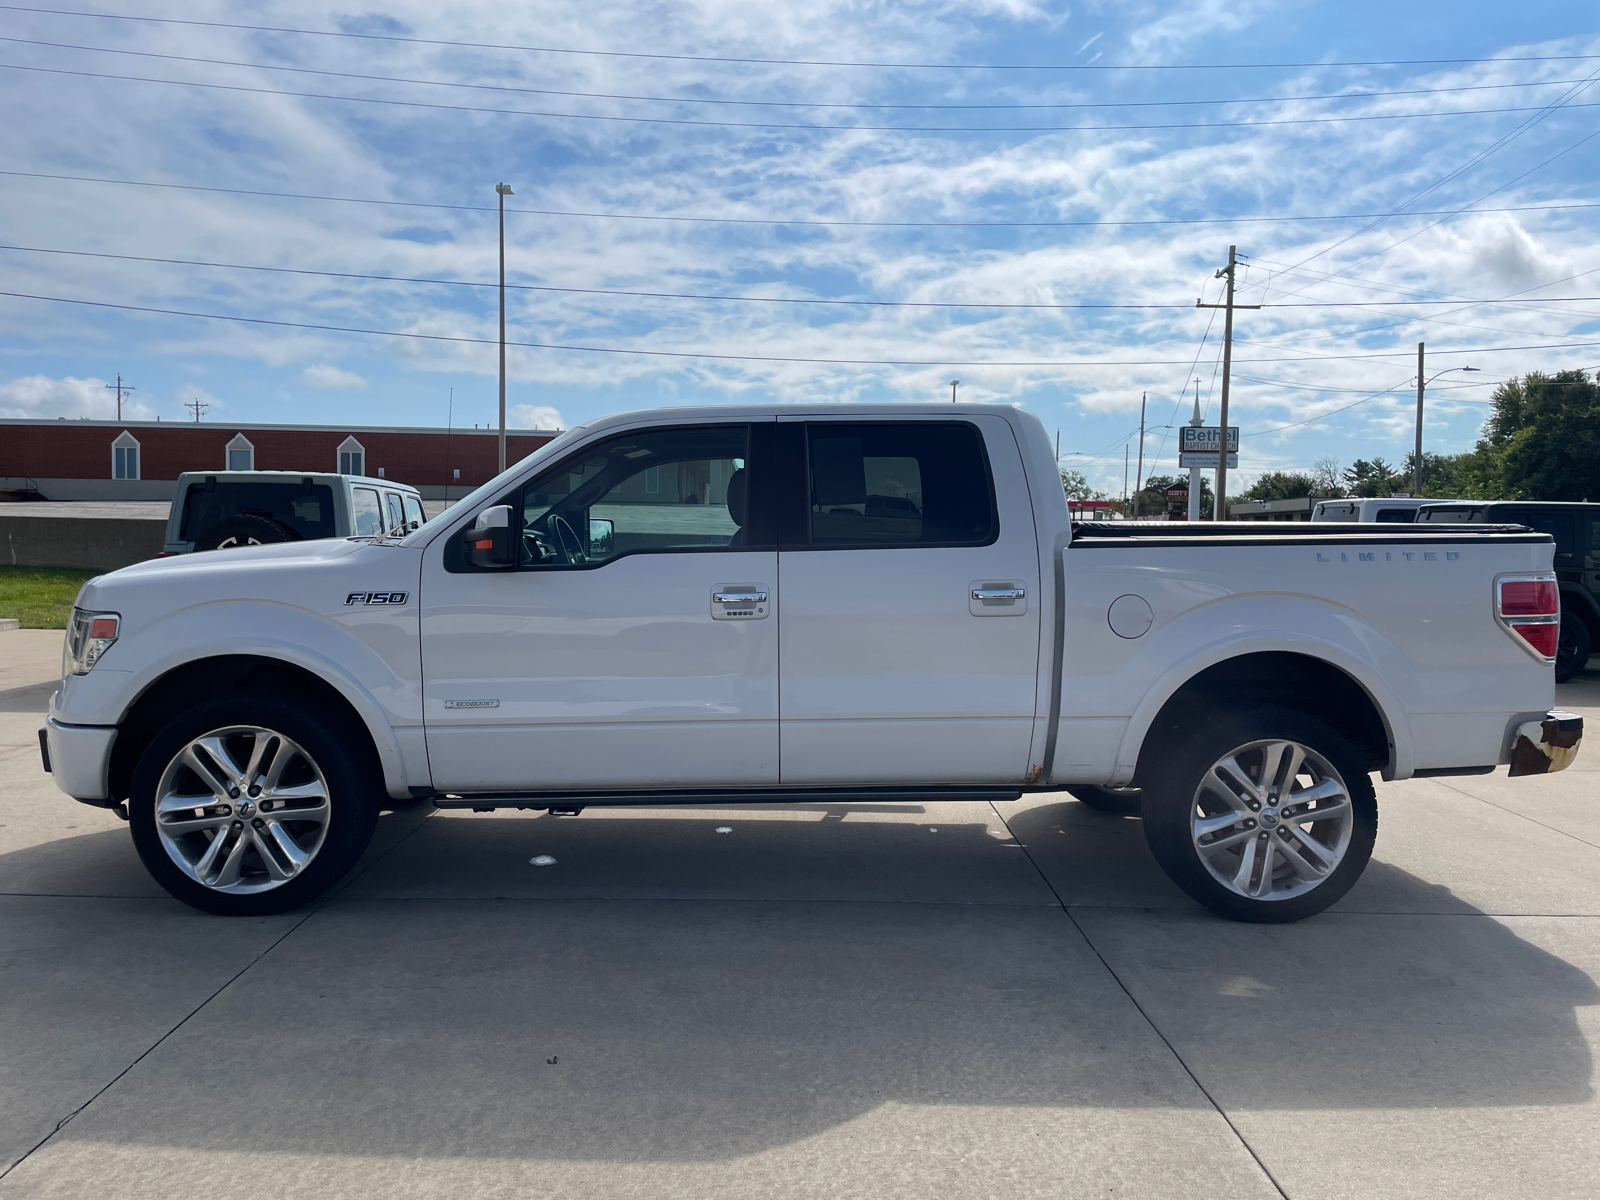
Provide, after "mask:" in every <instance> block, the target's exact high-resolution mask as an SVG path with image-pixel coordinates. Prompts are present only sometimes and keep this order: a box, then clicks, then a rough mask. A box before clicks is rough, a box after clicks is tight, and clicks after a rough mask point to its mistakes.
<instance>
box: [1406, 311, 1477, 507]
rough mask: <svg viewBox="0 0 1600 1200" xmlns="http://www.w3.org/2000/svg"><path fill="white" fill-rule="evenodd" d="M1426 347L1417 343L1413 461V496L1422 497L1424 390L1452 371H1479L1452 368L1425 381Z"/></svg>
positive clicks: (1473, 368) (1469, 368) (1471, 368)
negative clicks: (1415, 433)
mask: <svg viewBox="0 0 1600 1200" xmlns="http://www.w3.org/2000/svg"><path fill="white" fill-rule="evenodd" d="M1424 345H1425V344H1424V343H1422V342H1418V343H1417V449H1416V453H1415V455H1414V456H1413V461H1412V473H1411V494H1412V495H1413V496H1420V495H1422V391H1423V389H1424V388H1426V387H1427V386H1428V384H1430V383H1432V382H1433V380H1434V379H1437V378H1439V375H1448V374H1450V371H1476V370H1477V369H1478V368H1477V367H1451V368H1450V369H1449V370H1446V371H1440V372H1439V374H1438V375H1435V376H1434V377H1433V379H1424V378H1423V377H1422V362H1423V354H1424Z"/></svg>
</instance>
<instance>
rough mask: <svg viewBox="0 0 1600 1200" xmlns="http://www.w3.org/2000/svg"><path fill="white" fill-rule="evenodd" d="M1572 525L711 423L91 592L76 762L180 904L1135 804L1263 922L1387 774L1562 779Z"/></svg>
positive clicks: (1011, 427) (1307, 898)
mask: <svg viewBox="0 0 1600 1200" xmlns="http://www.w3.org/2000/svg"><path fill="white" fill-rule="evenodd" d="M1553 552H1554V544H1553V543H1552V541H1551V538H1550V535H1549V534H1545V533H1537V532H1533V531H1530V530H1527V529H1522V528H1518V527H1510V528H1508V527H1505V526H1497V525H1489V524H1483V525H1472V526H1448V525H1433V526H1426V527H1416V526H1405V527H1395V526H1389V525H1378V524H1364V525H1341V524H1333V523H1328V524H1323V525H1305V524H1302V525H1298V526H1294V525H1283V524H1276V523H1272V522H1261V523H1256V524H1251V523H1245V522H1210V523H1208V522H1185V523H1181V524H1174V523H1158V522H1140V521H1108V522H1104V523H1095V522H1071V521H1070V520H1069V519H1068V514H1067V504H1066V499H1065V497H1064V496H1063V495H1062V491H1061V479H1060V474H1059V472H1058V471H1057V469H1056V463H1055V458H1054V452H1053V450H1052V447H1051V443H1050V438H1049V436H1048V435H1047V434H1046V432H1045V429H1044V427H1043V425H1041V424H1040V422H1039V419H1038V418H1037V417H1035V416H1034V415H1032V414H1031V413H1028V412H1025V411H1023V410H1021V409H1016V408H1005V407H999V406H986V405H949V404H946V405H927V406H921V405H916V406H912V405H874V406H869V405H862V406H859V407H856V406H850V407H844V406H837V405H819V406H816V407H806V408H772V407H725V408H689V409H676V410H670V411H665V412H648V413H634V414H630V415H625V416H617V417H610V418H607V419H605V420H602V421H595V422H592V423H590V424H588V425H584V426H580V427H579V428H577V429H573V430H570V431H568V432H567V433H565V434H563V435H562V436H561V437H559V438H557V439H555V440H554V441H552V442H550V443H548V444H547V445H545V446H543V447H542V448H541V449H539V450H538V451H536V452H535V453H534V454H532V455H530V456H529V457H528V458H526V459H524V460H523V461H522V462H520V463H518V464H516V465H515V466H514V467H512V468H511V469H510V470H508V471H506V472H505V473H503V474H502V475H500V476H499V477H498V478H496V479H494V480H492V481H491V482H489V483H487V484H485V485H484V486H483V487H481V488H479V489H478V490H477V491H475V492H473V493H472V494H471V495H469V496H468V497H466V498H465V499H463V500H462V501H460V502H459V503H458V504H457V505H456V506H455V507H454V508H452V509H450V510H449V511H448V512H445V513H442V514H441V515H440V516H438V517H436V518H434V519H433V520H432V521H430V522H428V523H427V524H425V525H423V526H422V527H421V528H420V529H416V530H412V531H411V532H409V533H406V534H404V535H403V536H385V537H379V538H357V539H350V540H344V541H340V540H333V539H324V540H321V541H307V542H304V543H298V544H290V545H278V546H260V547H251V548H245V549H240V550H235V551H232V552H230V553H228V554H194V555H186V556H184V557H182V558H170V559H166V560H163V561H156V562H148V563H141V564H138V565H136V566H132V567H126V568H124V569H123V570H120V571H116V572H113V573H112V574H109V575H103V576H100V577H99V578H97V579H94V580H91V581H90V582H89V583H87V584H85V585H84V588H83V590H82V592H81V593H80V594H79V596H78V600H77V607H76V609H75V611H74V614H73V619H72V627H71V629H70V630H69V631H68V635H67V645H66V662H65V669H64V672H63V678H62V684H61V689H60V691H58V692H57V693H56V694H55V696H54V697H53V699H52V701H51V706H50V716H49V721H48V725H47V729H46V730H45V731H44V740H45V742H46V745H47V763H48V765H53V767H54V770H55V776H56V782H57V784H58V785H59V786H60V787H61V788H62V790H64V791H65V792H67V793H68V794H69V795H71V796H75V797H77V798H78V799H80V800H83V801H85V802H86V803H90V804H99V805H104V806H107V807H115V808H117V809H119V810H122V808H123V806H124V805H126V809H125V811H126V814H127V816H128V819H129V821H130V823H131V826H132V832H133V840H134V844H135V846H137V848H138V851H139V854H140V856H141V857H142V858H143V860H144V862H145V864H146V866H147V867H148V868H149V869H150V871H151V873H152V874H153V875H154V876H155V877H156V879H157V880H159V881H160V883H161V884H162V885H163V886H164V887H166V888H167V889H168V890H169V891H170V892H171V893H172V894H173V895H175V896H177V897H179V898H180V899H183V900H185V901H187V902H189V903H190V904H193V905H195V906H197V907H200V908H204V909H208V910H210V911H213V912H222V913H239V914H249V913H263V912H271V911H277V910H281V909H284V908H288V907H290V906H292V905H295V904H299V903H302V902H304V901H306V900H309V899H310V898H311V897H313V896H315V895H317V894H318V893H320V892H322V891H323V890H324V889H326V888H327V887H329V886H330V885H332V884H333V883H334V882H335V881H337V880H338V879H339V878H340V877H341V876H342V875H343V874H344V873H345V872H346V871H347V870H348V869H349V868H350V867H351V865H352V864H354V863H355V861H356V860H357V858H358V857H359V856H360V854H361V852H362V850H363V848H364V847H365V846H366V844H367V841H368V839H369V837H370V835H371V832H372V829H373V823H374V820H375V817H376V814H377V811H378V809H379V807H380V806H381V805H383V804H385V803H392V802H393V801H395V800H409V799H421V800H427V801H431V802H432V803H434V804H436V805H440V806H443V807H450V808H466V809H474V810H490V809H493V808H495V807H497V806H506V807H517V808H538V809H549V810H551V811H553V812H558V813H559V812H572V811H575V810H577V809H579V808H581V807H583V806H585V805H623V804H645V805H661V804H674V803H676V804H699V805H707V804H711V805H721V804H728V803H741V804H742V803H751V802H766V803H770V804H776V805H794V804H815V803H819V802H821V803H832V804H837V803H854V802H864V803H895V802H901V803H903V802H916V801H927V800H940V801H949V800H974V801H994V800H1004V799H1015V798H1017V797H1019V796H1021V795H1022V794H1023V793H1025V792H1038V791H1049V790H1059V789H1062V788H1067V789H1071V790H1072V791H1073V794H1074V795H1077V796H1078V797H1079V798H1080V799H1082V800H1084V801H1085V802H1086V803H1089V804H1091V805H1095V806H1104V807H1114V806H1118V805H1122V804H1124V803H1126V801H1127V800H1128V798H1129V795H1130V793H1129V792H1128V791H1127V790H1121V791H1118V790H1117V789H1128V788H1137V789H1139V791H1138V794H1137V803H1138V806H1139V809H1140V812H1141V814H1142V816H1143V828H1144V832H1145V836H1146V839H1147V840H1148V842H1149V844H1150V847H1151V850H1152V851H1153V852H1154V854H1155V857H1156V859H1157V861H1159V862H1160V864H1161V865H1162V867H1164V868H1165V869H1166V871H1167V872H1168V873H1169V874H1170V875H1171V876H1172V878H1173V879H1174V880H1175V881H1177V883H1178V884H1179V885H1180V886H1182V887H1183V888H1184V889H1185V890H1186V891H1187V892H1188V893H1189V894H1190V895H1191V896H1193V897H1195V899H1197V900H1199V901H1200V902H1201V903H1203V904H1206V905H1209V906H1210V907H1211V908H1213V909H1215V910H1216V911H1217V912H1219V913H1222V914H1224V915H1226V916H1229V917H1234V918H1238V919H1243V920H1252V921H1290V920H1297V919H1299V918H1301V917H1305V916H1308V915H1310V914H1312V913H1315V912H1318V911H1320V910H1321V909H1323V908H1325V907H1327V905H1329V904H1331V903H1333V901H1335V900H1337V899H1338V898H1339V897H1340V896H1341V895H1343V894H1344V893H1345V892H1346V891H1347V890H1348V889H1349V887H1350V886H1351V885H1352V884H1353V883H1354V882H1355V880H1356V878H1357V877H1358V876H1359V875H1360V874H1361V871H1362V869H1363V868H1364V867H1365V865H1366V862H1367V859H1368V856H1369V855H1370V854H1371V852H1372V847H1373V843H1374V839H1375V838H1376V835H1377V800H1376V796H1375V792H1374V789H1373V785H1372V781H1371V779H1370V775H1371V773H1373V772H1377V773H1381V774H1382V776H1383V777H1384V778H1385V779H1405V778H1408V777H1410V776H1413V775H1450V774H1480V773H1486V772H1489V771H1493V770H1494V769H1495V768H1496V766H1497V765H1505V764H1509V765H1510V768H1511V773H1512V774H1513V775H1523V774H1531V773H1539V772H1544V771H1550V770H1557V769H1560V768H1561V767H1563V766H1565V765H1566V764H1567V763H1568V762H1569V761H1570V760H1571V758H1572V757H1573V755H1574V754H1575V753H1576V751H1577V745H1578V740H1579V737H1580V735H1581V733H1582V727H1583V722H1582V720H1581V718H1579V717H1576V716H1572V715H1571V714H1564V713H1553V712H1551V704H1552V702H1553V701H1554V698H1555V680H1554V676H1553V672H1552V667H1551V664H1552V663H1553V661H1554V656H1555V651H1556V647H1555V637H1554V630H1555V624H1554V623H1555V622H1556V621H1557V620H1558V612H1559V605H1558V602H1557V590H1556V579H1555V575H1554V574H1553V573H1552V571H1551V556H1552V554H1553Z"/></svg>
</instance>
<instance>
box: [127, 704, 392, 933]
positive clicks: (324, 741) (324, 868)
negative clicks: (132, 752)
mask: <svg viewBox="0 0 1600 1200" xmlns="http://www.w3.org/2000/svg"><path fill="white" fill-rule="evenodd" d="M240 727H256V728H260V729H263V730H267V731H271V732H273V733H274V734H276V735H280V736H281V737H282V738H286V739H288V740H289V741H290V742H293V743H297V744H298V746H297V749H298V750H299V751H300V752H301V754H302V757H303V760H304V761H298V762H293V763H291V764H290V765H289V767H288V770H290V771H294V770H297V769H298V770H300V771H302V772H304V771H305V770H306V764H307V763H309V764H311V772H312V777H313V778H314V776H315V772H316V771H320V772H321V777H322V781H323V782H325V785H326V809H323V808H321V807H320V806H319V807H318V808H317V810H316V812H317V813H318V815H319V820H318V821H317V822H302V823H296V822H294V821H293V820H292V817H293V816H294V813H293V812H292V811H290V812H289V813H288V817H289V819H288V820H286V818H285V816H284V815H282V814H280V815H279V816H278V817H276V818H269V820H271V821H276V822H283V823H284V824H285V825H286V826H289V825H294V826H296V827H299V826H303V825H307V824H317V825H323V826H325V828H324V830H323V832H322V834H321V840H320V842H319V843H318V845H317V847H316V848H315V849H314V850H312V851H311V856H310V858H309V859H308V861H306V863H305V864H304V866H303V867H300V868H299V869H298V873H297V874H295V875H293V876H292V877H291V878H288V879H286V880H285V881H283V882H281V883H276V884H273V883H272V882H271V880H270V878H262V875H263V872H262V871H261V870H259V869H258V870H257V871H256V872H255V874H254V883H253V884H252V883H250V881H249V877H247V878H246V883H247V886H260V887H263V888H264V889H265V890H257V891H245V892H238V891H219V890H216V889H214V888H213V887H210V886H207V885H206V884H205V883H202V882H200V880H199V879H198V878H195V877H191V875H190V874H189V873H187V872H186V871H185V870H184V869H183V868H181V867H180V866H179V865H178V863H177V862H176V861H175V860H174V858H173V856H172V853H169V851H168V849H167V846H166V845H165V844H164V842H163V838H162V835H161V832H160V831H159V830H158V829H157V826H156V792H157V788H158V785H159V784H160V783H161V781H162V777H163V775H164V774H165V773H166V772H167V769H168V767H169V766H172V765H174V764H175V761H176V760H177V757H178V756H179V755H180V754H181V753H182V752H183V751H184V750H185V748H186V747H188V746H189V745H190V744H191V743H192V742H194V741H195V740H196V739H197V738H201V737H206V736H207V735H208V734H211V733H213V732H216V731H221V730H228V729H236V728H240ZM366 736H367V734H366V730H364V729H352V728H350V722H349V721H347V720H340V719H338V718H337V717H336V715H335V714H333V713H329V712H324V711H322V710H320V709H319V708H318V707H317V706H315V705H309V704H306V703H304V702H297V701H292V700H289V699H286V698H283V697H281V696H276V695H270V694H265V693H260V694H252V693H245V694H242V695H238V696H235V697H230V698H228V699H223V700H213V701H207V702H204V703H201V704H197V705H195V706H194V707H193V708H190V709H188V710H187V711H185V712H182V713H180V714H178V715H177V716H176V717H174V718H173V719H172V720H171V721H170V722H168V723H167V725H166V726H165V727H164V728H163V729H162V730H161V732H159V733H158V734H156V735H155V737H154V738H152V739H151V741H150V743H149V745H147V746H146V747H145V749H144V752H143V754H142V755H141V756H140V758H139V763H138V766H137V767H135V768H134V773H133V779H132V784H131V787H130V789H129V796H128V826H129V830H130V832H131V833H132V834H133V844H134V847H135V848H136V849H137V850H138V852H139V857H140V859H142V860H143V862H144V865H145V868H146V869H147V870H148V871H149V872H150V874H151V875H152V876H153V877H154V878H155V880H156V882H157V883H159V884H160V885H161V886H162V887H164V888H165V889H166V890H167V891H168V892H170V893H171V894H172V895H173V896H174V897H176V898H177V899H179V900H182V901H183V902H184V903H185V904H189V905H192V906H193V907H195V908H198V909H201V910H203V911H205V912H209V913H218V914H220V915H222V916H262V915H265V914H268V913H277V912H284V911H285V910H287V909H291V908H295V907H297V906H298V905H301V904H304V903H306V902H307V901H309V900H312V899H314V898H316V897H317V896H319V895H321V894H322V893H323V892H325V891H326V890H327V889H328V888H330V887H332V886H333V885H334V884H335V883H337V882H338V881H339V880H340V879H342V878H343V877H344V875H345V874H346V873H347V872H348V871H349V870H350V868H351V867H353V866H354V865H355V864H356V861H357V860H358V859H359V858H360V857H361V855H362V853H363V852H364V851H365V850H366V848H367V844H368V843H369V842H370V841H371V840H372V830H373V825H374V822H375V821H376V820H377V815H378V805H379V802H380V799H381V795H382V787H381V781H380V779H379V777H378V775H377V768H376V764H375V763H374V762H373V761H372V754H371V749H370V746H368V745H366V744H364V739H365V738H366ZM301 778H304V775H302V776H301ZM190 779H191V780H192V781H194V782H199V780H200V777H199V776H198V775H197V774H196V775H192V776H190ZM290 782H291V783H292V782H293V780H292V779H291V780H290ZM185 794H186V795H187V793H185ZM253 794H254V793H252V795H253ZM231 795H232V797H233V799H234V802H235V805H236V807H234V808H233V810H232V815H233V816H235V817H238V816H245V817H248V816H251V815H252V814H251V812H249V811H247V810H246V809H245V807H244V804H243V802H242V800H241V796H240V793H239V792H237V791H235V792H233V793H231ZM270 795H271V792H270V791H268V792H267V793H264V796H266V797H270ZM219 799H220V798H219ZM205 803H210V801H209V800H202V804H205ZM279 808H280V809H284V808H286V806H285V805H284V804H281V803H280V804H279ZM214 811H217V812H220V811H222V810H221V808H220V807H219V808H218V809H216V810H211V809H208V810H207V816H208V817H210V816H211V815H213V812H214ZM197 815H198V814H197ZM266 816H267V810H266V809H265V808H262V809H261V817H266ZM252 823H253V824H254V825H255V826H256V827H257V828H258V829H260V828H262V821H261V818H260V817H258V818H257V819H256V820H254V821H253V822H252ZM241 826H242V822H240V821H238V820H234V821H232V822H231V827H232V829H233V830H235V831H237V830H239V829H241ZM168 828H169V830H170V829H171V828H173V827H172V826H168ZM187 836H188V837H189V838H191V839H192V838H200V839H202V840H200V841H199V842H198V845H199V847H201V848H204V847H206V846H207V845H208V843H207V842H206V841H205V840H204V839H205V838H206V837H207V836H210V835H209V834H208V833H207V832H205V831H202V832H200V833H197V834H190V835H187ZM221 836H222V831H221V830H220V829H219V830H218V831H217V832H216V834H215V837H217V838H220V837H221ZM236 836H238V835H236ZM246 836H248V834H246ZM184 844H185V845H189V844H192V843H190V842H185V843H184ZM252 853H253V854H254V859H253V861H254V862H255V863H256V864H257V866H258V868H259V867H260V866H261V865H262V860H261V855H260V853H259V851H251V850H249V849H248V848H247V850H246V852H245V853H243V854H242V855H241V856H240V857H241V861H243V862H244V863H245V864H246V867H245V868H242V869H248V864H249V862H250V861H252V859H251V855H252Z"/></svg>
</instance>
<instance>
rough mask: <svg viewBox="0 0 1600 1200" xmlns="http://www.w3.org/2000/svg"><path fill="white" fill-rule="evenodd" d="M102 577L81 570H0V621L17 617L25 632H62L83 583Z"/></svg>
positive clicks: (45, 568) (100, 572)
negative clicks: (0, 619)
mask: <svg viewBox="0 0 1600 1200" xmlns="http://www.w3.org/2000/svg"><path fill="white" fill-rule="evenodd" d="M104 574H105V572H104V571H91V570H88V569H87V568H84V567H5V566H0V617H20V618H22V627H23V628H24V629H65V628H66V627H67V618H68V617H69V616H71V615H72V601H73V599H74V598H75V597H76V596H77V594H78V589H79V588H81V587H82V586H83V581H84V580H86V579H93V578H94V577H95V576H96V575H104Z"/></svg>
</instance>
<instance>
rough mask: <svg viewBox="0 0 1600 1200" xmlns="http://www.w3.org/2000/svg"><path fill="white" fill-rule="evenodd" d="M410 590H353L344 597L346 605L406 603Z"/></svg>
mask: <svg viewBox="0 0 1600 1200" xmlns="http://www.w3.org/2000/svg"><path fill="white" fill-rule="evenodd" d="M407 595H409V593H408V592H351V593H350V594H349V595H348V596H346V597H345V598H344V602H345V605H346V606H347V607H348V606H349V605H352V604H404V603H405V602H406V596H407Z"/></svg>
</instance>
